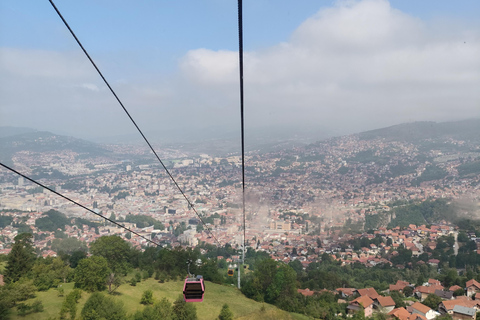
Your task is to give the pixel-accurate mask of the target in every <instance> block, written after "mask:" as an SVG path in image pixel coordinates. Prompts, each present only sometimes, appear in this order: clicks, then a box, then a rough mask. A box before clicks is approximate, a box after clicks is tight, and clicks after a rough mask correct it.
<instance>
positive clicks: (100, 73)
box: [49, 0, 222, 247]
mask: <svg viewBox="0 0 480 320" xmlns="http://www.w3.org/2000/svg"><path fill="white" fill-rule="evenodd" d="M49 2H50V4H51V5H52V7H53V8H54V9H55V11H56V12H57V14H58V16H59V17H60V19H62V21H63V23H64V24H65V26H66V27H67V29H68V30H69V31H70V33H71V34H72V36H73V37H74V38H75V41H76V42H77V43H78V45H79V46H80V48H81V49H82V50H83V53H85V55H86V56H87V58H88V60H90V62H91V64H92V65H93V67H94V68H95V70H97V72H98V74H99V75H100V77H101V78H102V80H103V82H105V84H106V85H107V87H108V89H110V92H111V93H112V94H113V96H114V97H115V99H116V100H117V102H118V103H119V104H120V106H121V107H122V109H123V111H125V113H126V114H127V116H128V118H130V120H131V122H132V123H133V125H134V126H135V128H137V130H138V132H139V133H140V135H141V136H142V137H143V139H144V140H145V142H146V143H147V145H148V146H149V147H150V150H151V151H152V152H153V154H154V155H155V157H156V158H157V160H158V162H160V164H161V165H162V167H163V169H165V171H166V172H167V174H168V175H169V177H170V179H171V180H172V181H173V183H174V184H175V186H176V187H177V189H178V190H179V191H180V193H181V194H182V196H183V197H184V198H185V200H186V201H187V203H188V207H189V208H192V210H193V211H194V212H195V214H196V215H197V216H198V218H199V219H200V221H201V222H202V224H203V225H204V226H205V228H207V231H208V233H209V234H210V235H211V236H212V238H213V239H215V241H216V242H217V243H218V245H219V246H220V247H221V246H222V245H221V244H220V242H219V241H218V239H217V238H216V237H215V235H214V234H213V233H212V230H211V229H210V228H209V227H208V226H207V225H206V223H205V221H204V220H203V218H202V217H201V215H200V214H199V213H198V212H197V210H196V209H195V207H194V205H193V204H192V203H191V202H190V200H189V199H188V197H187V195H186V194H185V193H184V192H183V190H182V188H180V186H179V185H178V183H177V181H175V179H174V178H173V176H172V174H171V173H170V171H169V170H168V169H167V167H166V166H165V164H164V163H163V161H162V160H161V159H160V157H159V156H158V154H157V152H156V151H155V149H154V148H153V147H152V145H151V144H150V142H149V141H148V139H147V137H146V136H145V135H144V134H143V132H142V130H140V127H139V126H138V125H137V123H136V122H135V121H134V120H133V118H132V116H131V115H130V113H129V112H128V111H127V108H126V107H125V106H124V105H123V103H122V101H121V100H120V98H119V97H118V96H117V94H116V93H115V91H114V90H113V88H112V87H111V86H110V84H109V83H108V81H107V79H106V78H105V77H104V76H103V74H102V72H101V71H100V69H99V68H98V67H97V65H96V64H95V62H94V61H93V59H92V58H91V57H90V55H89V54H88V52H87V50H86V49H85V48H84V47H83V45H82V43H81V42H80V40H79V39H78V38H77V36H76V35H75V33H74V32H73V30H72V28H70V26H69V25H68V23H67V21H66V20H65V18H64V17H63V16H62V14H61V13H60V11H59V10H58V9H57V7H56V6H55V4H54V3H53V0H49Z"/></svg>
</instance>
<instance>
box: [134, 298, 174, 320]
mask: <svg viewBox="0 0 480 320" xmlns="http://www.w3.org/2000/svg"><path fill="white" fill-rule="evenodd" d="M158 319H162V320H172V304H171V303H170V302H169V301H168V300H167V299H166V298H163V299H162V300H160V301H159V302H157V303H156V304H155V305H154V306H153V307H152V306H148V305H147V306H145V308H144V309H143V311H137V312H136V313H135V315H134V316H133V320H158Z"/></svg>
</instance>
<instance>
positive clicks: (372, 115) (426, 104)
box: [0, 0, 480, 138]
mask: <svg viewBox="0 0 480 320" xmlns="http://www.w3.org/2000/svg"><path fill="white" fill-rule="evenodd" d="M55 4H56V5H57V7H58V8H59V10H60V11H61V12H62V14H63V15H64V17H65V18H66V20H67V21H68V22H69V24H70V26H71V27H72V28H73V30H74V31H75V32H76V34H77V36H78V37H79V38H80V40H81V41H82V43H83V45H84V46H85V48H86V49H87V50H88V51H89V53H90V55H91V56H92V58H93V59H94V60H95V61H96V63H97V64H98V66H99V67H100V69H101V70H102V72H103V73H104V74H105V76H106V77H107V79H108V80H109V81H110V82H111V84H112V85H113V87H114V89H115V90H116V91H117V93H118V94H119V96H120V97H121V99H122V100H123V101H124V102H125V104H126V106H127V108H128V109H129V110H131V113H132V115H133V116H134V118H136V119H137V120H138V122H139V124H140V125H141V127H144V128H145V129H146V130H147V131H148V130H151V131H154V130H157V129H158V128H159V127H161V128H163V129H171V128H181V127H184V126H187V127H189V128H198V129H205V128H212V127H218V128H220V129H221V130H225V129H222V128H233V127H235V128H236V126H238V108H239V106H238V104H239V101H238V69H237V64H238V61H237V60H236V50H237V49H238V38H237V37H238V30H237V2H236V1H230V0H228V1H227V0H223V1H222V0H209V1H198V0H197V1H153V0H151V1H136V2H132V1H110V0H108V1H107V0H97V1H90V0H88V1H67V0H57V1H55ZM479 14H480V2H479V1H474V0H470V1H450V0H445V1H442V0H424V1H418V0H415V1H409V0H391V1H386V0H363V1H349V0H346V1H295V2H293V1H284V0H281V1H278V0H276V1H273V0H271V1H266V0H258V1H244V45H245V82H246V84H245V99H246V111H247V113H246V117H247V126H250V127H252V128H253V127H278V126H291V127H305V126H314V127H322V128H325V129H326V131H332V132H333V131H335V132H334V133H352V132H357V131H361V130H367V129H372V128H378V127H382V126H387V125H393V124H397V123H401V122H408V121H421V120H433V121H447V120H460V119H463V118H470V117H480V111H479V110H480V94H479V93H478V91H479V90H478V87H480V64H479V60H480V59H479V58H478V57H480V44H479V39H480V24H479V22H478V16H479ZM0 50H1V52H0V53H1V55H0V84H1V85H2V89H0V125H13V126H25V127H33V128H37V129H42V130H49V131H52V132H59V133H67V134H72V135H76V136H81V137H85V138H93V137H94V136H106V135H115V134H122V133H125V131H126V130H127V129H125V128H129V129H128V130H127V131H128V132H130V130H131V129H132V130H131V131H132V133H134V130H133V128H131V125H130V124H129V123H128V121H126V119H125V116H124V115H123V114H122V113H121V112H120V111H121V110H119V107H118V106H117V105H116V102H115V101H114V99H113V97H111V95H110V94H109V92H107V90H105V87H104V85H103V84H102V82H101V81H100V79H99V77H98V75H96V74H95V72H94V70H93V68H92V67H91V66H89V64H88V62H87V61H86V58H85V57H84V56H83V54H82V52H81V51H80V49H79V47H78V46H77V44H76V43H75V42H74V40H73V38H72V37H71V35H70V34H69V33H68V30H67V29H66V28H65V27H64V25H63V23H62V22H61V20H60V19H59V18H58V16H57V15H56V13H55V12H54V10H53V8H52V7H51V5H50V3H49V2H48V1H46V0H45V1H38V0H30V1H14V0H4V1H2V3H1V4H0ZM107 119H108V120H107ZM159 124H161V125H159ZM85 128H88V129H85Z"/></svg>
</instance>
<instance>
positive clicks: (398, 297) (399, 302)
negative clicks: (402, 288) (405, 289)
mask: <svg viewBox="0 0 480 320" xmlns="http://www.w3.org/2000/svg"><path fill="white" fill-rule="evenodd" d="M390 296H391V297H392V299H393V301H394V302H395V308H402V307H406V304H405V301H403V298H404V296H403V294H401V293H400V292H399V291H396V290H394V291H391V292H390Z"/></svg>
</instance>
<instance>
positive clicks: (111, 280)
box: [107, 273, 123, 294]
mask: <svg viewBox="0 0 480 320" xmlns="http://www.w3.org/2000/svg"><path fill="white" fill-rule="evenodd" d="M122 284H123V278H122V277H120V276H119V275H117V274H115V273H110V275H109V276H108V278H107V287H108V293H110V294H112V293H114V292H115V290H117V288H118V287H120V286H121V285H122Z"/></svg>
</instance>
